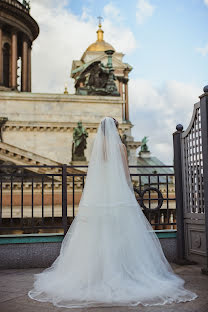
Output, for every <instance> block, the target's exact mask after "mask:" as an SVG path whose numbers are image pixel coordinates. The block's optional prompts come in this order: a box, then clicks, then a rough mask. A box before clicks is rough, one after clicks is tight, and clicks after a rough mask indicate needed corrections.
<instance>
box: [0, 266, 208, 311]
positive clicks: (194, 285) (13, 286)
mask: <svg viewBox="0 0 208 312" xmlns="http://www.w3.org/2000/svg"><path fill="white" fill-rule="evenodd" d="M171 266H172V267H173V269H174V271H175V273H176V274H179V275H180V276H181V277H182V278H183V279H185V281H186V284H185V285H186V288H187V289H190V290H193V291H194V292H196V293H197V294H198V296H199V297H198V298H197V299H195V300H194V301H190V302H185V303H177V304H167V305H165V306H156V307H143V306H141V305H139V306H137V307H130V308H127V307H112V308H106V307H105V308H87V309H65V308H56V307H54V306H53V305H52V304H51V303H41V302H37V301H34V300H31V299H30V298H29V297H28V296H27V292H28V290H29V289H31V287H32V283H33V274H34V273H38V272H41V270H42V269H25V270H22V269H18V270H16V269H13V270H1V271H0V311H1V312H35V311H38V312H49V311H50V312H55V311H56V312H57V311H59V312H63V311H65V312H66V311H70V312H98V311H99V312H104V311H105V312H127V311H132V312H134V311H135V312H136V311H141V312H166V311H167V312H181V311H184V312H207V311H208V276H206V275H203V274H201V271H200V267H199V266H198V265H189V266H187V265H186V266H179V265H176V264H171Z"/></svg>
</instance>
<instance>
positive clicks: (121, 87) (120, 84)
mask: <svg viewBox="0 0 208 312" xmlns="http://www.w3.org/2000/svg"><path fill="white" fill-rule="evenodd" d="M119 93H120V96H121V97H122V99H123V82H122V81H120V80H119Z"/></svg>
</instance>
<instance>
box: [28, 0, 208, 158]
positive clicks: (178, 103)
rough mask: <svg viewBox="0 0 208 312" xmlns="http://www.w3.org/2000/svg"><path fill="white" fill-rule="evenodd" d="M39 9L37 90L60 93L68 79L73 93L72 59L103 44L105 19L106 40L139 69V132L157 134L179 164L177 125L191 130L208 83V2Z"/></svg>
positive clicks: (133, 98) (135, 119)
mask: <svg viewBox="0 0 208 312" xmlns="http://www.w3.org/2000/svg"><path fill="white" fill-rule="evenodd" d="M31 6H32V10H31V12H32V15H33V16H34V17H35V18H36V20H37V21H38V23H39V25H40V30H41V31H40V36H39V38H38V39H37V40H36V41H35V43H34V47H33V68H34V69H33V91H34V92H58V93H59V92H62V91H63V87H64V83H65V82H67V83H68V84H69V88H71V89H72V88H73V82H72V81H70V79H69V74H70V70H71V63H72V60H74V59H79V58H80V57H81V55H82V54H83V52H84V51H85V49H86V48H87V47H88V45H89V44H91V43H92V42H94V41H95V40H96V30H97V23H98V21H97V16H99V15H101V16H102V17H103V18H104V20H103V30H104V39H105V40H106V41H107V42H109V43H111V44H112V45H113V46H114V48H115V49H116V50H117V51H118V52H123V53H125V57H124V61H125V62H127V63H129V64H130V65H132V66H133V70H132V72H131V73H130V82H129V98H130V118H131V121H132V123H133V124H134V128H133V135H134V137H135V139H136V140H141V139H142V137H143V136H144V135H147V136H149V145H150V148H151V151H152V153H153V154H154V155H155V156H157V157H158V158H160V159H161V160H163V161H164V162H165V163H171V162H172V133H173V131H174V130H175V126H176V124H177V123H182V124H183V125H184V127H185V128H186V127H187V126H188V123H189V121H190V118H191V114H192V110H193V104H194V103H195V102H197V101H198V96H199V95H200V94H201V93H202V89H203V87H204V85H206V84H208V75H207V68H208V66H207V65H208V38H207V21H208V0H131V1H118V0H110V1H108V0H105V1H104V0H100V1H95V0H82V1H81V0H76V1H74V0H64V1H58V0H33V1H31ZM52 20H53V22H51V21H52ZM55 38H56V42H55V41H54V40H55ZM49 48H50V55H48V50H49ZM46 55H47V59H48V63H46V61H45V60H46V58H45V57H46ZM57 55H61V59H60V58H57ZM51 64H53V66H51ZM43 68H44V73H43V75H42V77H40V75H39V73H40V70H41V69H43ZM41 79H42V80H41Z"/></svg>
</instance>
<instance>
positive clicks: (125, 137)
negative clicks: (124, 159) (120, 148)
mask: <svg viewBox="0 0 208 312" xmlns="http://www.w3.org/2000/svg"><path fill="white" fill-rule="evenodd" d="M121 142H122V143H123V144H124V145H125V146H126V151H127V156H128V157H129V148H128V144H127V135H126V134H125V133H124V134H123V136H122V138H121Z"/></svg>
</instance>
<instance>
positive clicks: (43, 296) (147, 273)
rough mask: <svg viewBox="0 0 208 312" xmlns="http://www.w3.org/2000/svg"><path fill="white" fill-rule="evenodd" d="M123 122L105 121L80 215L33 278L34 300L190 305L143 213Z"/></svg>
mask: <svg viewBox="0 0 208 312" xmlns="http://www.w3.org/2000/svg"><path fill="white" fill-rule="evenodd" d="M117 127H118V122H117V121H116V120H115V119H114V118H111V117H105V118H103V119H102V121H101V123H100V125H99V128H98V132H97V135H96V137H95V141H94V145H93V150H92V154H91V159H90V162H89V167H88V172H87V177H86V183H85V187H84V190H83V193H82V197H81V200H80V203H79V209H78V213H77V215H76V217H75V218H74V220H73V222H72V224H71V226H70V228H69V230H68V232H67V233H66V235H65V237H64V239H63V242H62V245H61V250H60V255H59V256H58V258H57V259H56V260H55V261H54V263H53V264H52V265H51V267H49V268H47V269H45V270H43V271H42V272H41V273H39V274H35V275H34V278H35V281H34V285H33V289H32V290H30V291H29V292H28V295H29V297H30V298H31V299H35V300H38V301H49V302H52V303H53V304H54V305H55V306H57V307H67V308H80V307H93V306H94V307H95V306H136V305H139V304H142V305H144V306H147V305H164V304H167V303H178V302H185V301H191V300H194V299H195V298H197V297H198V295H197V294H195V293H194V292H191V291H190V290H187V289H185V288H184V283H185V281H184V280H183V279H182V278H181V277H179V276H178V275H176V274H175V273H174V272H173V270H172V268H171V266H170V264H169V263H168V261H167V259H166V257H165V256H164V254H163V250H162V248H161V245H160V242H159V239H158V238H157V236H156V234H155V233H154V230H153V229H152V227H151V225H150V223H149V222H148V220H147V219H146V217H145V216H144V214H143V212H142V209H141V207H140V206H139V204H138V202H137V200H136V198H135V195H134V190H133V186H132V182H131V178H130V174H129V169H128V163H127V155H126V148H125V146H124V145H123V144H122V142H121V139H120V137H119V133H118V130H117Z"/></svg>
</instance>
